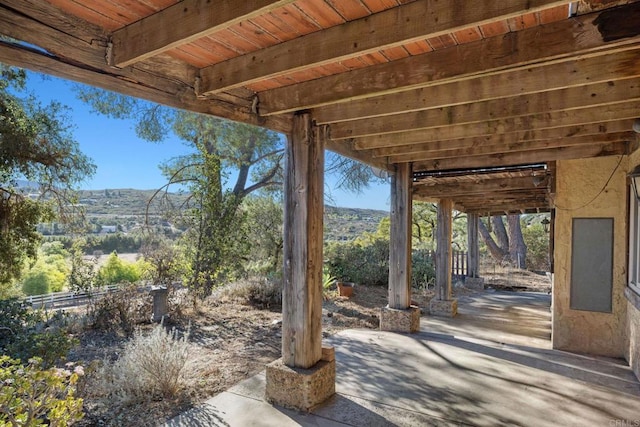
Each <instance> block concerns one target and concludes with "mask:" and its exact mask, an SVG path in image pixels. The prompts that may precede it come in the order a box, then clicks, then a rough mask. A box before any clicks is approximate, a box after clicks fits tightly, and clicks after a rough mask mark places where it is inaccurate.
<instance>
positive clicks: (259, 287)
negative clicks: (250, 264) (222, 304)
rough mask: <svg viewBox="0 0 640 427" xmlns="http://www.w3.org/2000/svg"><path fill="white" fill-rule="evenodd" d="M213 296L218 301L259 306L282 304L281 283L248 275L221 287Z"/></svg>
mask: <svg viewBox="0 0 640 427" xmlns="http://www.w3.org/2000/svg"><path fill="white" fill-rule="evenodd" d="M214 297H215V298H216V299H218V300H220V301H235V302H240V303H243V304H250V305H253V306H256V307H260V308H265V307H272V306H279V305H281V304H282V284H281V283H280V282H277V281H274V280H269V279H265V278H259V277H250V278H247V279H241V280H238V281H236V282H233V283H230V284H228V285H226V286H224V287H222V288H221V289H220V290H218V292H217V293H216V294H215V295H214Z"/></svg>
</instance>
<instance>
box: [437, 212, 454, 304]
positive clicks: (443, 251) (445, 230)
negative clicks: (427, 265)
mask: <svg viewBox="0 0 640 427" xmlns="http://www.w3.org/2000/svg"><path fill="white" fill-rule="evenodd" d="M452 210H453V201H452V200H451V199H440V200H439V201H438V207H437V214H436V216H437V223H436V245H437V246H436V298H437V299H439V300H442V301H446V300H450V299H451V253H452V251H451V233H452V218H453V216H452V214H453V213H452Z"/></svg>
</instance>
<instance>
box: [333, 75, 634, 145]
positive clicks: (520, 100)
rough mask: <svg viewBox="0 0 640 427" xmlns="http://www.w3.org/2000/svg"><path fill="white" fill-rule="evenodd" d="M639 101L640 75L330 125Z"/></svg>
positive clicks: (398, 124)
mask: <svg viewBox="0 0 640 427" xmlns="http://www.w3.org/2000/svg"><path fill="white" fill-rule="evenodd" d="M634 100H635V101H640V79H636V78H634V79H628V80H618V81H607V82H602V83H597V84H594V85H587V86H577V87H571V88H566V89H560V90H554V91H546V92H539V93H534V94H529V95H521V96H514V97H509V98H500V99H492V100H489V101H481V102H475V103H470V104H461V105H452V106H447V107H441V108H434V109H430V110H420V111H412V112H409V113H401V114H394V115H391V116H385V117H382V118H381V117H374V118H366V119H360V120H353V121H348V122H346V121H345V122H338V123H334V124H332V125H331V137H332V138H334V139H342V138H356V137H361V136H368V135H380V134H386V133H395V132H404V131H407V130H412V129H430V128H436V127H441V126H457V125H461V124H467V123H476V122H482V121H489V120H496V119H506V118H512V117H520V116H529V115H534V114H541V113H553V112H556V111H570V110H575V109H581V108H586V107H596V106H598V107H600V106H607V105H611V104H616V103H619V102H623V101H624V102H629V101H634Z"/></svg>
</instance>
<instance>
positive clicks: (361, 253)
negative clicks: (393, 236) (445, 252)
mask: <svg viewBox="0 0 640 427" xmlns="http://www.w3.org/2000/svg"><path fill="white" fill-rule="evenodd" d="M325 267H326V269H327V273H328V274H329V275H330V276H334V277H336V278H338V279H339V280H342V281H346V282H355V283H359V284H364V285H379V286H386V285H387V284H388V283H389V241H388V240H387V239H383V238H376V239H373V240H370V241H367V242H348V243H333V244H331V245H329V247H328V248H327V250H326V251H325ZM434 278H435V267H434V263H433V259H432V258H431V256H430V253H429V251H427V250H423V249H416V250H414V251H413V254H412V275H411V282H412V284H413V286H424V284H428V283H431V282H432V281H433V280H434Z"/></svg>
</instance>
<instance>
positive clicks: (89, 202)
mask: <svg viewBox="0 0 640 427" xmlns="http://www.w3.org/2000/svg"><path fill="white" fill-rule="evenodd" d="M154 195H155V197H154ZM163 196H164V193H157V194H156V191H155V190H136V189H132V188H114V189H110V188H109V189H103V190H81V191H79V192H78V198H79V203H80V204H81V205H83V206H84V208H85V212H86V214H87V217H88V218H89V219H90V220H92V222H93V223H95V224H100V225H105V226H112V225H116V226H120V228H121V229H123V230H125V231H126V230H131V229H132V228H133V227H135V226H136V224H139V223H140V221H141V218H142V217H143V216H144V215H145V214H146V212H147V205H149V213H150V214H151V215H152V216H153V215H161V213H162V209H160V208H161V202H162V200H163ZM152 197H154V200H153V201H152V202H150V200H151V199H152ZM188 197H189V194H187V193H170V194H169V195H168V200H170V201H171V203H173V205H174V206H181V205H182V204H183V203H184V202H185V201H186V200H187V199H188ZM388 216H389V212H387V211H381V210H375V209H356V208H340V207H335V206H325V221H324V222H325V224H324V229H325V239H326V240H339V241H340V240H351V239H353V238H355V237H357V236H358V235H360V234H361V233H363V232H365V231H368V232H374V231H376V230H377V228H378V224H379V223H380V221H381V220H382V219H383V218H385V217H388Z"/></svg>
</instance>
